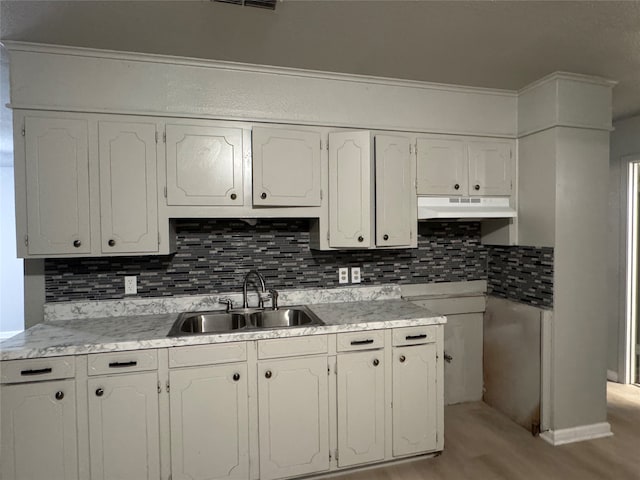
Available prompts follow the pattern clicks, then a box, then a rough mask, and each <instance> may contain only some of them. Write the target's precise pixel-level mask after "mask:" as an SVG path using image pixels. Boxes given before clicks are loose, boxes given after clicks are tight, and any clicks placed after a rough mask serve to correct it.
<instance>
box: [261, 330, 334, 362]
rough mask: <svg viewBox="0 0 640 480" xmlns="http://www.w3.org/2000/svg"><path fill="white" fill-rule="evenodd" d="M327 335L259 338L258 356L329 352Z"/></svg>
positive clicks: (269, 356) (288, 355)
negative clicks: (271, 338)
mask: <svg viewBox="0 0 640 480" xmlns="http://www.w3.org/2000/svg"><path fill="white" fill-rule="evenodd" d="M327 351H328V342H327V336H326V335H313V336H309V337H291V338H276V339H273V340H258V358H259V359H263V358H278V357H293V356H299V355H314V354H318V353H327Z"/></svg>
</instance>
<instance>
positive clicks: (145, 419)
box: [87, 372, 160, 480]
mask: <svg viewBox="0 0 640 480" xmlns="http://www.w3.org/2000/svg"><path fill="white" fill-rule="evenodd" d="M87 385H88V411H89V457H90V458H89V462H90V468H91V479H92V480H122V479H134V478H135V479H136V480H145V479H147V480H156V479H158V478H160V435H159V417H158V413H159V412H158V375H157V372H146V373H133V374H122V375H114V376H96V377H92V378H89V379H88V380H87Z"/></svg>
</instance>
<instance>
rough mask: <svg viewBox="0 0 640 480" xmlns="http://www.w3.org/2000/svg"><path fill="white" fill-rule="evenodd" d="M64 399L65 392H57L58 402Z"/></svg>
mask: <svg viewBox="0 0 640 480" xmlns="http://www.w3.org/2000/svg"><path fill="white" fill-rule="evenodd" d="M63 398H64V392H63V391H58V392H56V400H62V399H63Z"/></svg>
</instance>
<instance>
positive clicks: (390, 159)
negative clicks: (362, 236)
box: [375, 135, 417, 247]
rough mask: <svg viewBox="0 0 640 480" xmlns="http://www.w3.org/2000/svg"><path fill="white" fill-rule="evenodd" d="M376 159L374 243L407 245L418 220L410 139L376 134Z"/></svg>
mask: <svg viewBox="0 0 640 480" xmlns="http://www.w3.org/2000/svg"><path fill="white" fill-rule="evenodd" d="M375 158H376V170H375V182H376V245H378V246H380V247H399V246H405V245H407V246H408V245H409V244H410V243H411V231H412V225H415V223H416V222H417V216H416V210H415V208H413V202H412V199H413V197H415V183H414V177H413V175H412V173H413V168H412V163H411V160H412V158H411V152H410V150H409V139H408V138H403V137H391V136H386V135H377V136H376V138H375Z"/></svg>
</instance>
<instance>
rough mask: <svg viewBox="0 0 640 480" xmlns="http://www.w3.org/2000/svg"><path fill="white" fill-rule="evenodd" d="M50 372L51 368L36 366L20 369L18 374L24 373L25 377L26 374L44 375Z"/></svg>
mask: <svg viewBox="0 0 640 480" xmlns="http://www.w3.org/2000/svg"><path fill="white" fill-rule="evenodd" d="M51 372H52V370H51V368H37V369H35V370H22V371H21V372H20V375H24V376H25V377H26V376H28V375H44V374H47V373H51Z"/></svg>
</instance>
